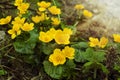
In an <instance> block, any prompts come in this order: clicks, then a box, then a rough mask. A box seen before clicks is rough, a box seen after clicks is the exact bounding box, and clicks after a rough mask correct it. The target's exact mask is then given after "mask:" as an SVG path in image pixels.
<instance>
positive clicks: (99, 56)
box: [85, 48, 105, 62]
mask: <svg viewBox="0 0 120 80" xmlns="http://www.w3.org/2000/svg"><path fill="white" fill-rule="evenodd" d="M85 58H86V59H87V60H88V61H91V62H103V60H105V52H104V51H94V50H93V49H92V48H87V49H86V53H85Z"/></svg>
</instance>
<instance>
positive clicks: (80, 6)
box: [74, 4, 84, 10]
mask: <svg viewBox="0 0 120 80" xmlns="http://www.w3.org/2000/svg"><path fill="white" fill-rule="evenodd" d="M74 8H75V9H77V10H80V9H84V6H83V5H82V4H77V5H75V7H74Z"/></svg>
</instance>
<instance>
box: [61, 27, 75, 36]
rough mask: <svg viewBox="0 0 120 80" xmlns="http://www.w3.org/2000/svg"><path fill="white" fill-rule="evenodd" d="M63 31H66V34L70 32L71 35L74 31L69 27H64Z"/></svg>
mask: <svg viewBox="0 0 120 80" xmlns="http://www.w3.org/2000/svg"><path fill="white" fill-rule="evenodd" d="M63 32H64V33H65V34H69V35H72V33H73V32H72V30H71V29H69V28H64V30H63Z"/></svg>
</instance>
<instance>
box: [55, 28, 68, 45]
mask: <svg viewBox="0 0 120 80" xmlns="http://www.w3.org/2000/svg"><path fill="white" fill-rule="evenodd" d="M54 39H55V42H56V43H58V44H69V43H70V41H69V39H70V35H69V34H66V33H64V32H63V31H62V30H57V31H56V34H55V38H54Z"/></svg>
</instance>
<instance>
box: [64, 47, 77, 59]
mask: <svg viewBox="0 0 120 80" xmlns="http://www.w3.org/2000/svg"><path fill="white" fill-rule="evenodd" d="M62 52H63V55H64V56H65V57H66V58H68V59H74V55H75V49H74V48H72V47H69V46H66V47H65V48H64V49H63V50H62Z"/></svg>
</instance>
